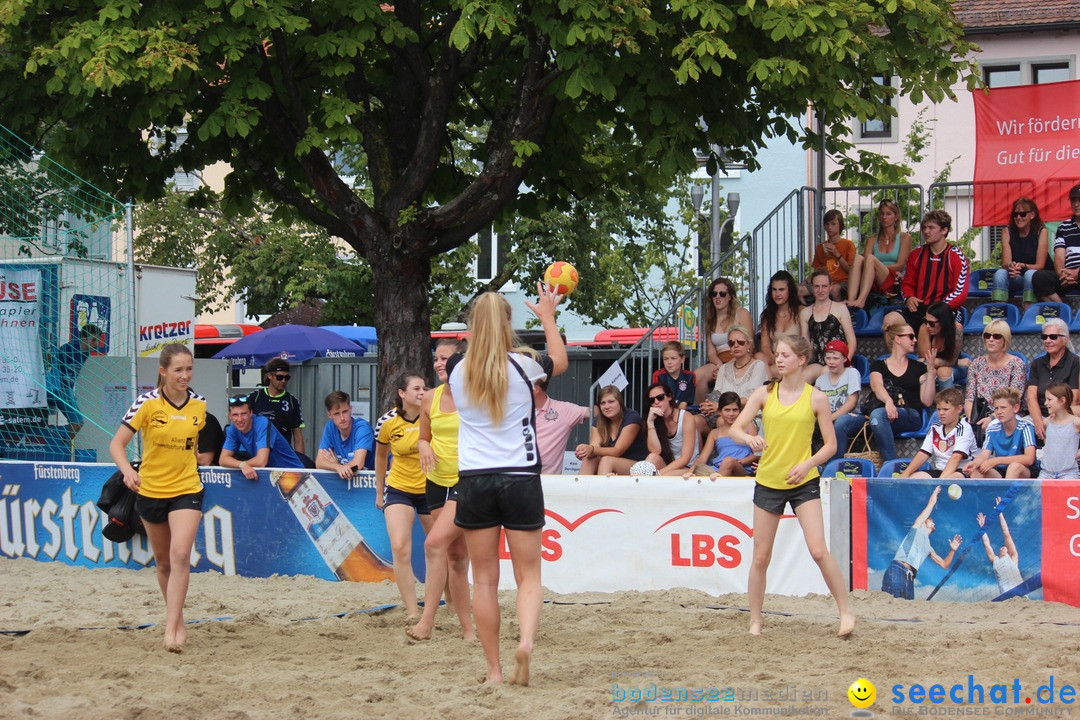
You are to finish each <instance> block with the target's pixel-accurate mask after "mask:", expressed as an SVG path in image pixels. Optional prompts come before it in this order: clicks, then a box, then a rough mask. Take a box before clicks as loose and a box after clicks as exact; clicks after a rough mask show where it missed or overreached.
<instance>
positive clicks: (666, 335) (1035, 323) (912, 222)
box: [590, 182, 1080, 455]
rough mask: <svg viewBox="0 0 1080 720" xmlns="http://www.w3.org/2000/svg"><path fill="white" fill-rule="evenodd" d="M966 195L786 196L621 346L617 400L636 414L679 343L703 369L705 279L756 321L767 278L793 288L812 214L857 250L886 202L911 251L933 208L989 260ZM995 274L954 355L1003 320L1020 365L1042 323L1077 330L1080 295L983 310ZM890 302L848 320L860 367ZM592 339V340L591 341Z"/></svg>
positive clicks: (1037, 343)
mask: <svg viewBox="0 0 1080 720" xmlns="http://www.w3.org/2000/svg"><path fill="white" fill-rule="evenodd" d="M1018 193H1019V190H1018V189H1017V188H1013V187H1012V186H1011V185H1008V186H1003V187H1001V188H998V190H997V194H998V195H1000V200H1001V202H1002V203H1004V204H1008V203H1011V202H1012V200H1013V199H1015V196H1017V194H1018ZM1021 194H1022V193H1021ZM973 196H974V186H973V183H971V182H948V183H935V184H933V185H930V186H928V187H927V188H923V187H922V186H919V185H886V186H866V187H848V188H843V187H828V188H825V190H824V193H823V195H822V196H821V198H820V202H819V198H818V193H817V191H816V189H815V188H811V187H802V188H799V189H796V190H793V191H791V193H789V194H788V196H787V197H785V198H784V200H783V201H781V202H780V204H778V205H777V206H776V207H775V208H774V209H773V210H772V211H771V212H770V213H769V214H768V215H767V216H766V217H765V218H764V219H763V220H762V221H761V222H759V223H758V224H757V225H756V226H754V228H753V230H751V231H750V232H748V233H745V234H742V235H739V236H737V237H736V239H735V240H734V241H733V243H732V245H731V247H729V248H728V249H727V251H726V252H725V253H724V254H723V256H722V257H721V258H720V259H719V260H718V261H717V262H716V263H715V264H713V265H712V266H711V267H710V268H708V270H707V271H706V272H705V273H704V274H703V275H702V277H701V278H700V279H699V282H698V284H697V285H695V286H694V287H691V288H687V289H686V291H685V292H684V293H683V294H682V295H681V297H679V298H678V299H677V300H676V301H675V303H674V304H673V305H672V307H671V308H670V309H669V310H668V311H667V312H666V313H664V314H663V315H661V316H660V317H658V318H657V320H656V323H655V324H654V325H653V326H652V327H650V328H648V329H646V330H635V331H632V333H633V334H634V335H636V338H635V339H634V342H633V344H631V345H630V346H629V347H625V349H624V350H623V351H622V353H621V354H620V355H619V356H618V357H617V358H616V360H617V362H618V363H619V364H620V366H621V367H622V369H623V372H624V374H625V375H626V377H627V378H628V379H629V380H630V385H629V386H628V387H627V389H626V392H625V395H626V401H627V404H628V405H629V406H630V407H633V408H635V409H638V408H642V407H643V403H642V399H643V394H644V390H645V387H646V386H647V385H648V378H649V377H651V375H652V373H653V371H655V370H656V369H657V368H660V367H662V363H661V362H660V352H661V347H662V346H663V343H664V342H665V341H667V340H669V339H679V340H682V341H683V343H684V344H685V345H686V347H687V350H688V353H687V355H688V363H687V365H688V369H689V368H695V367H698V366H700V365H702V364H704V363H705V362H706V361H707V359H706V356H705V347H704V345H703V344H702V343H701V342H699V337H698V328H697V323H698V322H699V320H700V319H702V318H703V317H704V303H703V301H704V295H705V289H706V288H707V287H708V285H709V283H710V282H711V281H712V279H713V278H715V277H726V278H728V279H730V280H731V281H732V282H733V284H734V285H735V287H736V290H737V296H738V298H739V300H740V304H741V305H742V306H744V307H746V308H747V309H748V310H749V311H750V314H751V317H753V318H754V319H755V321H756V320H757V318H758V317H759V315H760V313H761V310H762V308H763V304H764V300H765V295H766V293H767V290H768V283H769V278H770V277H771V276H772V274H773V273H774V272H776V271H777V270H781V269H786V270H788V271H790V272H791V273H792V275H794V276H795V278H796V280H797V281H802V280H804V279H805V278H806V277H808V276H809V274H810V271H811V268H810V264H809V261H810V258H811V257H812V253H813V248H814V246H815V245H816V243H817V241H818V239H819V236H820V233H821V223H820V222H819V221H818V215H819V214H820V213H821V212H822V210H824V209H832V208H837V209H840V210H841V211H842V212H844V213H845V216H846V218H847V229H846V231H845V236H846V237H847V238H849V239H851V240H852V241H854V242H856V245H858V246H860V247H861V246H862V245H863V243H864V242H865V240H866V239H867V238H869V237H871V236H872V235H874V234H876V232H877V228H876V227H875V223H876V207H877V203H878V202H879V201H880V200H881V199H883V198H889V199H891V200H893V201H895V202H896V203H897V204H898V205H899V207H900V209H901V224H902V226H903V227H904V228H905V229H907V230H908V232H910V233H911V235H912V236H913V240H914V244H915V246H916V247H917V246H918V244H919V234H918V232H917V230H918V226H919V221H920V219H921V217H922V215H923V214H924V212H925V211H927V210H929V209H931V208H942V209H945V210H946V211H947V212H949V213H950V215H951V216H952V218H953V229H952V232H951V233H950V237H951V238H952V239H953V241H954V242H955V241H956V240H957V239H958V238H962V237H963V238H967V239H968V240H969V241H970V247H971V248H972V249H973V250H974V251H975V253H976V254H977V255H983V256H985V257H988V256H989V255H990V252H989V250H990V242H989V240H990V238H991V237H992V236H994V235H995V234H996V233H997V232H998V229H996V228H984V227H979V226H975V225H973V223H972V218H973V207H972V198H973ZM994 270H995V268H993V267H987V268H976V269H973V271H972V275H971V284H970V287H969V294H968V299H967V302H966V303H965V305H964V308H963V311H962V312H963V314H962V321H963V323H964V328H965V334H964V342H963V348H962V350H963V352H964V353H966V354H967V355H968V356H977V355H980V354H982V353H983V352H984V347H983V342H982V336H981V332H982V328H983V327H985V324H986V323H988V322H990V321H991V320H992V319H995V318H996V317H1002V318H1003V319H1005V320H1006V321H1007V322H1008V323H1009V325H1010V327H1011V328H1012V332H1013V340H1012V346H1011V351H1012V352H1013V354H1016V355H1018V356H1020V357H1022V358H1023V359H1024V360H1025V362H1029V361H1030V360H1031V359H1034V358H1035V357H1037V356H1038V355H1040V354H1041V353H1042V352H1043V348H1042V340H1041V338H1040V337H1039V333H1040V328H1041V325H1042V322H1044V321H1045V320H1046V319H1048V318H1049V317H1061V318H1062V319H1064V320H1065V321H1066V323H1069V324H1070V328H1071V329H1075V330H1077V331H1080V312H1078V309H1080V294H1077V295H1066V296H1065V297H1064V300H1065V302H1064V303H1061V304H1055V303H1049V304H1048V303H1041V304H1036V305H1032V306H1031V307H1030V308H1029V309H1028V310H1027V312H1024V311H1023V310H1022V303H1021V299H1020V298H1019V297H1016V298H1011V301H1010V302H1008V303H993V302H991V301H990V290H991V287H992V282H993V271H994ZM895 302H896V301H895V300H894V301H892V303H879V304H878V305H877V306H871V307H868V308H867V309H866V310H865V311H864V310H856V311H854V312H853V313H852V322H853V325H854V327H855V330H856V337H857V341H858V342H857V349H856V352H857V354H858V355H860V356H862V358H864V359H865V358H875V357H878V356H880V355H882V354H885V352H886V348H885V343H884V340H883V338H882V337H881V321H882V319H883V318H884V316H885V315H886V314H887V313H888V311H889V310H892V309H898V307H899V306H897V305H895ZM605 332H609V334H610V335H611V336H612V339H617V338H616V335H618V333H619V332H620V331H605ZM622 332H623V333H624V334H623V335H622V336H619V338H618V339H622V340H624V341H628V340H629V339H630V338H631V337H633V335H631V334H629V333H627V331H622ZM597 339H598V340H600V338H599V337H598V338H597ZM868 365H869V360H865V362H864V360H863V359H859V360H858V361H857V362H856V367H857V368H858V369H859V371H860V373H862V374H863V376H864V379H866V378H867V377H868ZM598 389H599V387H598V383H597V382H595V381H594V382H593V384H592V386H591V387H590V397H593V398H594V397H595V394H596V391H597V390H598ZM915 442H916V441H915V439H914V438H909V439H905V440H898V443H897V451H898V452H900V453H901V454H903V453H905V452H908V451H910V452H909V455H910V454H913V453H914V450H915V449H917V444H915Z"/></svg>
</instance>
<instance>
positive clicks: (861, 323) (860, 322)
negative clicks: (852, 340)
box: [849, 308, 870, 335]
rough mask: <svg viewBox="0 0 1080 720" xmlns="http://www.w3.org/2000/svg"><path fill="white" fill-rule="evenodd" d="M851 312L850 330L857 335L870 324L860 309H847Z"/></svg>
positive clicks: (867, 317) (864, 312) (867, 316)
mask: <svg viewBox="0 0 1080 720" xmlns="http://www.w3.org/2000/svg"><path fill="white" fill-rule="evenodd" d="M849 310H850V311H851V329H852V330H854V331H855V334H856V335H858V333H859V331H860V330H862V329H863V328H865V327H866V324H867V323H868V322H870V316H869V315H868V314H867V313H866V311H865V310H863V309H862V308H849Z"/></svg>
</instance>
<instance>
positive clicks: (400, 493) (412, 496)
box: [383, 485, 431, 515]
mask: <svg viewBox="0 0 1080 720" xmlns="http://www.w3.org/2000/svg"><path fill="white" fill-rule="evenodd" d="M391 505H410V506H412V507H413V508H415V509H416V513H417V514H418V515H430V514H431V510H430V509H428V504H427V496H426V495H425V494H424V493H408V492H405V491H404V490H398V489H397V488H396V487H390V486H389V485H387V486H386V487H385V488H384V489H383V509H384V510H385V509H386V508H388V507H390V506H391Z"/></svg>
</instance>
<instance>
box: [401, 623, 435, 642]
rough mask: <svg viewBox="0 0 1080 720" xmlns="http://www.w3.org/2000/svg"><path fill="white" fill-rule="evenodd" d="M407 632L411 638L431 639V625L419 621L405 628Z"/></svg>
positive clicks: (418, 639) (417, 639)
mask: <svg viewBox="0 0 1080 720" xmlns="http://www.w3.org/2000/svg"><path fill="white" fill-rule="evenodd" d="M405 634H406V635H408V636H409V639H410V640H415V641H416V642H423V641H425V640H430V639H431V627H430V626H424V623H422V622H418V623H416V624H415V625H413V626H412V627H407V628H405Z"/></svg>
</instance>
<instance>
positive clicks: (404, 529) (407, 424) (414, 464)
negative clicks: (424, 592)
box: [375, 372, 432, 620]
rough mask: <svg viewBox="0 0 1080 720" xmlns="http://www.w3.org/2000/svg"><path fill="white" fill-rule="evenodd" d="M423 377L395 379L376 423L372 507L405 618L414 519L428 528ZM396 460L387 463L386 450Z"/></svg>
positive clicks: (411, 583)
mask: <svg viewBox="0 0 1080 720" xmlns="http://www.w3.org/2000/svg"><path fill="white" fill-rule="evenodd" d="M424 386H425V381H424V378H422V377H421V376H419V375H417V374H416V373H409V372H407V373H404V374H403V375H402V376H401V379H400V380H399V381H398V384H397V399H396V400H395V401H394V405H395V407H394V409H393V410H391V411H390V412H388V413H386V414H385V415H383V416H382V417H381V418H379V421H378V422H377V423H376V424H375V506H376V507H378V508H379V509H380V510H382V511H383V517H384V518H385V519H386V533H387V535H389V536H390V550H391V552H393V554H394V579H395V580H397V586H398V590H399V591H401V599H402V600H403V601H404V602H405V612H406V613H407V615H408V619H409V620H415V619H416V618H417V615H418V614H419V605H418V604H417V602H416V577H415V576H414V575H413V569H412V531H413V519H414V518H415V517H416V516H417V515H419V516H420V524H421V525H422V526H423V528H424V532H425V533H426V532H427V531H428V530H430V529H431V523H432V519H431V510H429V509H428V504H427V496H426V490H427V487H426V486H427V478H425V477H424V471H423V470H421V469H420V456H419V454H418V453H419V445H418V443H419V440H420V402H421V401H422V400H423V399H424V390H425V387H424ZM391 453H393V455H394V461H393V462H392V463H389V465H390V472H389V474H387V472H386V466H387V464H388V458H389V455H390V454H391Z"/></svg>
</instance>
